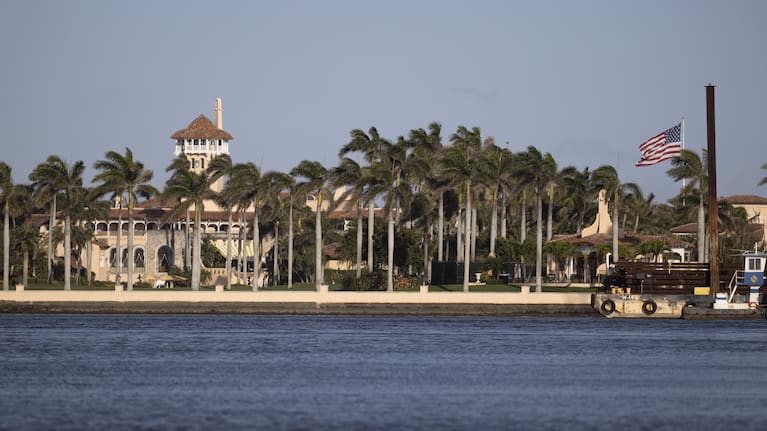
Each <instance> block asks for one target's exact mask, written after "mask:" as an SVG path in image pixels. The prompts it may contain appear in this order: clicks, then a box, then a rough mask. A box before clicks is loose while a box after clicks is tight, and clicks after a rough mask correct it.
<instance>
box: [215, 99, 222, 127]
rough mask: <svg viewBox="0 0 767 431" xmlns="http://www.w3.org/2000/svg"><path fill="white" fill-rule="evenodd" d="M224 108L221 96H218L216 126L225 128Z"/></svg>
mask: <svg viewBox="0 0 767 431" xmlns="http://www.w3.org/2000/svg"><path fill="white" fill-rule="evenodd" d="M222 111H223V108H222V107H221V98H220V97H216V127H218V128H219V129H223V128H224V118H223V112H222Z"/></svg>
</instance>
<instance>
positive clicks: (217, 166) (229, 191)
mask: <svg viewBox="0 0 767 431" xmlns="http://www.w3.org/2000/svg"><path fill="white" fill-rule="evenodd" d="M208 171H209V172H210V177H211V181H212V182H215V181H216V180H218V179H219V178H222V177H225V176H226V177H228V176H229V175H230V174H231V171H232V158H231V156H229V154H221V155H219V156H217V157H216V158H214V159H213V160H211V161H210V164H209V165H208ZM238 199H239V196H238V193H237V190H236V189H235V188H233V187H232V185H231V184H230V178H227V181H226V182H225V184H224V187H223V189H222V190H221V192H219V193H217V194H216V196H215V198H214V200H215V202H216V203H217V204H218V205H219V206H221V207H222V208H224V209H225V210H226V214H227V226H228V228H227V231H226V290H230V289H231V288H232V224H233V223H232V218H233V217H232V212H233V211H234V207H235V205H236V204H237V200H238Z"/></svg>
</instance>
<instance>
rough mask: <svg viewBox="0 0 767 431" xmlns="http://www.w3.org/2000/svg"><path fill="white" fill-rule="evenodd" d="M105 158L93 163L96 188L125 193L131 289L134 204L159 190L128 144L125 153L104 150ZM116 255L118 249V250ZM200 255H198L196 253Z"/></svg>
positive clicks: (131, 287) (131, 283)
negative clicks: (140, 198)
mask: <svg viewBox="0 0 767 431" xmlns="http://www.w3.org/2000/svg"><path fill="white" fill-rule="evenodd" d="M104 157H105V159H104V160H99V161H97V162H96V163H94V165H93V167H94V168H95V169H96V170H97V171H99V172H98V174H96V176H95V177H94V178H93V181H94V182H96V183H99V182H100V183H101V184H100V185H98V186H97V190H99V191H100V192H101V194H102V195H103V194H107V193H109V194H111V195H112V196H113V197H115V196H123V195H127V198H128V273H127V280H126V281H127V288H128V290H133V265H134V257H133V232H134V231H133V228H134V226H133V208H134V207H135V205H136V200H137V199H138V198H139V197H143V198H146V199H149V198H150V197H152V196H154V195H156V194H158V191H157V189H155V188H154V187H153V186H152V185H151V184H150V181H151V180H152V176H153V173H152V171H151V170H150V169H145V168H144V164H143V163H141V162H139V161H138V160H134V159H133V152H132V151H131V150H130V148H127V147H126V148H125V154H124V155H123V154H120V153H118V152H116V151H107V152H106V154H105V155H104ZM121 230H122V228H121V227H120V228H118V230H117V235H118V236H119V235H120V231H121ZM117 252H118V255H119V253H120V250H118V251H117ZM198 256H199V255H198ZM118 268H119V266H118Z"/></svg>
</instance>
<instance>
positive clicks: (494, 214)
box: [489, 199, 498, 257]
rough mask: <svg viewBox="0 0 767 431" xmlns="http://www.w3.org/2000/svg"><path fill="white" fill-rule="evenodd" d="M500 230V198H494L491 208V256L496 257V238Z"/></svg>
mask: <svg viewBox="0 0 767 431" xmlns="http://www.w3.org/2000/svg"><path fill="white" fill-rule="evenodd" d="M497 231H498V199H493V204H492V207H491V208H490V253H489V256H490V257H495V239H496V237H497V235H498V234H497Z"/></svg>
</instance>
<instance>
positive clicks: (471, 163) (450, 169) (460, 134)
mask: <svg viewBox="0 0 767 431" xmlns="http://www.w3.org/2000/svg"><path fill="white" fill-rule="evenodd" d="M450 142H452V144H453V145H451V146H450V147H448V148H446V149H445V157H444V158H442V159H441V161H442V165H441V166H442V172H443V174H444V175H446V176H448V177H450V178H452V179H453V184H454V185H455V186H458V188H459V190H461V192H460V193H461V194H462V196H463V199H464V202H465V206H466V210H465V211H466V215H465V218H466V221H465V226H464V228H465V238H464V242H465V245H464V247H463V248H464V262H463V291H464V292H468V291H469V268H470V261H471V254H470V253H471V251H470V247H469V244H470V241H471V193H472V189H471V185H472V181H473V180H474V179H475V178H476V177H477V175H478V172H479V164H480V162H479V157H478V156H479V152H480V151H481V147H482V134H481V132H480V129H479V127H474V128H472V129H471V130H469V129H467V128H466V127H464V126H458V129H457V130H456V132H455V133H453V134H452V135H450ZM459 235H460V233H459Z"/></svg>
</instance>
